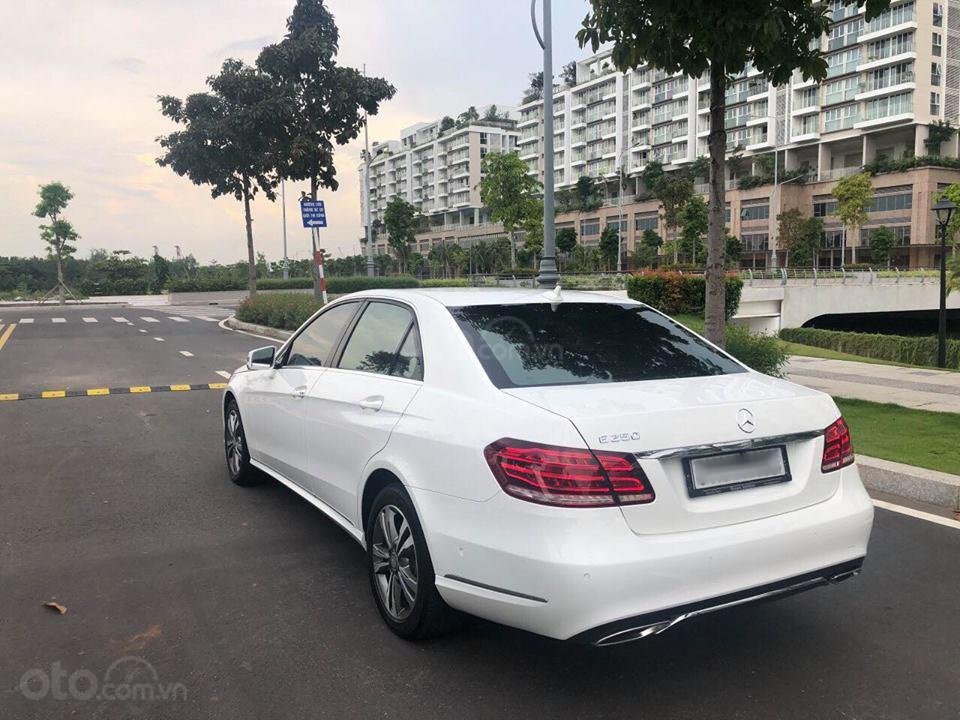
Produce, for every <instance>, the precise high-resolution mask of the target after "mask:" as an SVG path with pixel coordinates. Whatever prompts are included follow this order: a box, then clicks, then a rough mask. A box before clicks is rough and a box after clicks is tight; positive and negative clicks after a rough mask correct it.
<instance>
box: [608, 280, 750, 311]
mask: <svg viewBox="0 0 960 720" xmlns="http://www.w3.org/2000/svg"><path fill="white" fill-rule="evenodd" d="M726 285H727V292H726V315H727V318H731V317H733V316H734V315H736V314H737V308H738V307H740V293H741V291H742V290H743V280H741V279H740V278H739V277H737V276H735V275H727V279H726ZM627 295H628V296H629V297H630V298H631V299H633V300H638V301H640V302H642V303H646V304H647V305H650V306H651V307H655V308H656V309H657V310H660V311H661V312H665V313H667V314H668V315H702V314H703V309H704V305H705V304H706V281H705V280H704V277H703V276H702V275H682V274H681V273H677V272H652V273H644V274H643V275H633V276H631V277H630V279H629V280H627Z"/></svg>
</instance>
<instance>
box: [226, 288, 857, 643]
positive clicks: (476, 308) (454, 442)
mask: <svg viewBox="0 0 960 720" xmlns="http://www.w3.org/2000/svg"><path fill="white" fill-rule="evenodd" d="M223 411H224V435H225V444H226V458H227V465H228V468H229V472H230V475H231V477H232V479H233V480H234V482H236V483H237V484H240V485H247V484H252V483H255V482H258V481H260V480H261V479H262V478H263V477H264V474H266V475H269V476H272V477H273V478H275V479H276V480H278V481H279V482H281V483H283V484H284V485H286V486H288V487H289V488H291V489H292V490H293V491H295V492H296V493H298V494H299V495H301V496H302V497H303V498H305V499H306V500H307V501H309V502H310V503H312V504H313V505H315V506H316V507H317V508H319V509H320V510H321V511H322V512H323V513H325V514H326V515H327V516H328V517H329V518H330V519H332V520H333V521H334V522H336V523H337V524H338V525H340V526H341V527H342V528H343V529H344V530H345V531H346V532H348V533H349V534H350V535H351V536H352V537H353V538H354V539H356V540H357V542H359V543H361V544H362V545H363V546H364V548H365V549H366V552H367V563H368V571H369V576H370V585H371V589H372V593H373V597H374V599H375V601H376V604H377V607H378V608H379V611H380V614H381V615H382V617H383V619H384V621H385V622H386V624H387V625H388V626H389V627H390V628H391V629H392V630H393V631H394V632H396V633H397V634H399V635H401V636H402V637H407V638H420V637H426V636H429V635H433V634H436V633H438V632H440V631H442V630H444V629H446V628H448V627H449V626H450V625H451V623H452V621H453V620H454V619H455V618H456V616H457V611H461V612H465V613H469V614H473V615H478V616H481V617H484V618H488V619H490V620H494V621H497V622H500V623H504V624H506V625H511V626H514V627H518V628H524V629H526V630H530V631H533V632H535V633H540V634H542V635H547V636H550V637H553V638H561V639H566V638H577V639H581V640H585V641H588V642H592V643H595V644H600V645H608V644H614V643H619V642H625V641H628V640H635V639H637V638H641V637H645V636H647V635H651V634H654V633H657V632H661V631H663V630H665V629H667V628H668V627H670V626H671V625H673V624H675V623H677V622H679V621H681V620H684V619H686V618H689V617H692V616H696V615H701V614H703V613H707V612H711V611H714V610H719V609H722V608H727V607H730V606H733V605H740V604H744V603H748V602H753V601H756V600H760V599H766V598H772V597H777V596H781V595H786V594H792V593H795V592H797V591H800V590H805V589H808V588H812V587H815V586H818V585H824V584H828V583H830V582H833V581H837V580H841V579H844V578H847V577H850V576H851V575H854V574H856V573H857V572H858V571H859V568H860V566H861V563H862V561H863V558H864V556H865V554H866V551H867V541H868V539H869V536H870V530H871V526H872V522H873V506H872V504H871V502H870V499H869V498H868V496H867V494H866V493H865V491H864V489H863V486H862V485H861V483H860V478H859V475H858V472H857V468H856V466H855V465H854V455H853V447H852V444H851V438H850V431H849V429H848V428H847V426H846V424H845V423H844V421H843V419H842V418H841V417H840V413H839V412H838V410H837V406H836V405H835V404H834V402H833V400H832V399H831V398H830V397H829V396H827V395H824V394H822V393H820V392H816V391H814V390H810V389H807V388H804V387H800V386H797V385H794V384H792V383H789V382H786V381H784V380H779V379H776V378H772V377H769V376H766V375H762V374H759V373H757V372H754V371H752V370H750V369H749V368H747V367H745V366H744V365H742V364H741V363H739V362H738V361H736V360H735V359H733V358H732V357H730V356H729V355H727V354H726V353H724V352H723V351H721V350H719V349H718V348H716V347H714V346H713V345H711V344H710V343H708V342H707V341H706V340H704V339H703V338H701V337H699V336H698V335H696V334H694V333H692V332H690V331H689V330H687V329H685V328H684V327H682V326H680V325H678V324H677V323H676V322H674V321H672V320H671V319H670V318H668V317H666V316H665V315H663V314H661V313H659V312H657V311H655V310H653V309H651V308H649V307H647V306H646V305H643V304H640V303H636V302H633V301H629V300H623V299H619V298H614V297H611V296H607V295H596V294H590V293H580V292H566V291H552V292H547V293H544V292H540V291H537V290H468V289H462V290H461V289H457V290H432V291H427V290H404V291H386V290H384V291H370V292H363V293H357V294H354V295H349V296H346V297H343V298H341V299H339V300H337V301H336V302H334V303H332V304H330V305H328V306H326V307H325V308H323V309H322V310H321V311H319V312H318V313H317V314H315V315H314V316H313V317H312V318H310V320H308V321H307V322H306V323H304V324H303V326H302V327H301V328H300V329H299V330H298V331H297V332H296V333H294V335H293V336H292V337H291V338H290V339H289V340H288V341H287V342H286V343H285V344H284V345H283V346H282V347H281V348H280V349H279V350H275V349H274V348H273V347H267V348H262V349H260V350H256V351H254V352H252V353H250V356H249V359H248V362H247V365H246V367H244V368H241V369H239V370H238V371H237V372H236V373H234V375H233V377H232V378H231V380H230V383H229V386H228V389H227V391H226V393H225V396H224V405H223Z"/></svg>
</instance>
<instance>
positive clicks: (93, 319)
mask: <svg viewBox="0 0 960 720" xmlns="http://www.w3.org/2000/svg"><path fill="white" fill-rule="evenodd" d="M83 321H84V322H98V320H97V319H96V318H91V317H85V318H83Z"/></svg>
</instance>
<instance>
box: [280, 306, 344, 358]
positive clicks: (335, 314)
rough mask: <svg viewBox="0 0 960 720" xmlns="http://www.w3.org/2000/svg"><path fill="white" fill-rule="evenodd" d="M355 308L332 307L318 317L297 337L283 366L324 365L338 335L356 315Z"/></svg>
mask: <svg viewBox="0 0 960 720" xmlns="http://www.w3.org/2000/svg"><path fill="white" fill-rule="evenodd" d="M357 306H358V303H355V302H348V303H343V304H340V305H334V306H333V307H332V308H330V309H329V310H327V311H326V312H325V313H323V314H321V315H319V316H318V317H317V318H316V320H314V321H313V322H312V323H310V324H309V325H308V326H307V327H306V328H304V330H303V332H302V333H300V334H299V335H297V337H296V339H295V340H294V341H293V345H292V346H291V347H290V350H289V352H288V353H287V361H286V363H284V364H285V365H293V366H297V367H303V366H308V365H324V364H326V362H327V358H329V357H330V353H331V352H332V351H333V347H334V345H335V344H336V342H337V339H338V338H339V337H340V333H341V332H343V328H344V327H346V325H347V323H348V322H350V320H351V318H353V315H354V313H356V311H357Z"/></svg>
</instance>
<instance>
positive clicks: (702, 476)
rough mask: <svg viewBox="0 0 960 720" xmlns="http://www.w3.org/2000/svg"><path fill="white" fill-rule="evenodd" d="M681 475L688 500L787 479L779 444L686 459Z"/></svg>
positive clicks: (787, 468)
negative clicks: (683, 473)
mask: <svg viewBox="0 0 960 720" xmlns="http://www.w3.org/2000/svg"><path fill="white" fill-rule="evenodd" d="M684 472H685V475H686V479H687V490H688V491H689V493H690V497H699V496H702V495H713V494H715V493H721V492H729V491H731V490H745V489H747V488H753V487H759V486H761V485H771V484H773V483H781V482H787V481H789V480H790V467H789V465H788V463H787V450H786V448H785V447H784V446H783V445H778V446H776V447H770V448H763V449H761V450H745V451H743V452H729V453H723V454H720V455H708V456H706V457H698V458H688V459H687V460H684Z"/></svg>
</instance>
